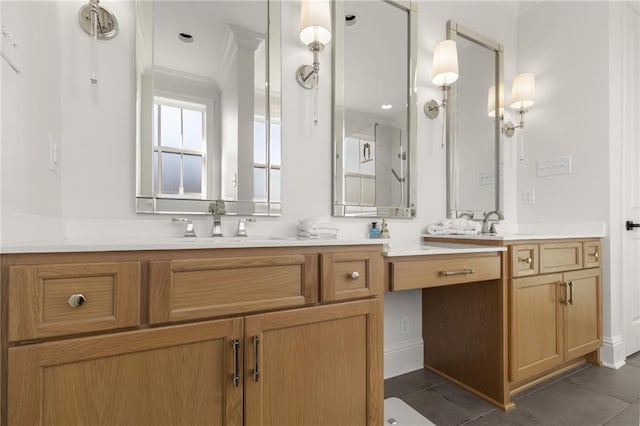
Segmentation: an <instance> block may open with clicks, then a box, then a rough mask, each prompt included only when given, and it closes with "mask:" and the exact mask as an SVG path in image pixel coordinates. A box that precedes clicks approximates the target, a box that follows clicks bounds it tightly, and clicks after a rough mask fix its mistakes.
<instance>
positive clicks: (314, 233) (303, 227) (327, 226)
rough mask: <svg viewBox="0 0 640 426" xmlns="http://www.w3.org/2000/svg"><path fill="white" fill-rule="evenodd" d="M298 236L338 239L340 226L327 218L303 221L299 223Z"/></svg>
mask: <svg viewBox="0 0 640 426" xmlns="http://www.w3.org/2000/svg"><path fill="white" fill-rule="evenodd" d="M298 236H299V237H302V238H322V239H335V238H338V226H337V225H336V224H335V223H333V222H331V220H330V219H329V218H326V217H316V218H309V219H305V220H301V221H300V222H299V223H298Z"/></svg>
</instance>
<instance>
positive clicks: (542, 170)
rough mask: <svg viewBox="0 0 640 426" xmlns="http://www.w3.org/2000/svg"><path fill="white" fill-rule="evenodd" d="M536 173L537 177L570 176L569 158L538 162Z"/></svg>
mask: <svg viewBox="0 0 640 426" xmlns="http://www.w3.org/2000/svg"><path fill="white" fill-rule="evenodd" d="M536 172H537V176H538V177H543V176H556V175H568V174H571V156H570V155H566V156H564V157H559V158H551V159H548V160H538V161H537V162H536Z"/></svg>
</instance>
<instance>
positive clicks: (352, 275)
mask: <svg viewBox="0 0 640 426" xmlns="http://www.w3.org/2000/svg"><path fill="white" fill-rule="evenodd" d="M349 278H351V279H352V280H353V281H356V280H358V278H360V274H359V273H357V272H352V273H350V274H349Z"/></svg>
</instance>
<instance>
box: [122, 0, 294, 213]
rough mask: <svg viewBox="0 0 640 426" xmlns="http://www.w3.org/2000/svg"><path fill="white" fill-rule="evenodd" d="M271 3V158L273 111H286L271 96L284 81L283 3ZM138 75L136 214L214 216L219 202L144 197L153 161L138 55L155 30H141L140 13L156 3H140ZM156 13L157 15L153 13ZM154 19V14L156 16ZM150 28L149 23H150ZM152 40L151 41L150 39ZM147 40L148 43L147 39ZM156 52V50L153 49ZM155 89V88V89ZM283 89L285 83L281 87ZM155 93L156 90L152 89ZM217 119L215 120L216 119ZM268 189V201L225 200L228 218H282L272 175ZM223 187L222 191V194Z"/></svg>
mask: <svg viewBox="0 0 640 426" xmlns="http://www.w3.org/2000/svg"><path fill="white" fill-rule="evenodd" d="M264 1H265V2H266V3H267V16H266V17H265V19H266V21H267V22H266V23H267V34H268V37H267V40H266V43H267V49H266V51H265V54H266V58H265V63H266V67H265V68H266V70H265V71H266V75H265V86H266V87H267V88H268V89H267V90H266V93H265V100H266V102H265V115H266V117H265V123H266V129H265V134H266V146H267V155H269V152H270V150H269V146H270V143H271V141H270V138H271V131H270V126H271V122H272V112H273V111H282V109H281V96H280V94H277V95H274V94H272V93H271V87H272V85H271V84H270V82H272V81H277V80H280V81H281V80H282V55H281V44H282V29H281V26H282V0H264ZM135 4H136V8H135V12H136V75H137V81H138V83H137V88H136V93H137V97H136V98H137V99H136V124H137V125H136V195H135V203H134V204H135V212H136V213H161V214H173V215H175V214H211V213H210V212H209V204H210V203H211V202H213V201H216V200H209V199H193V198H171V197H157V196H156V195H155V194H151V195H148V194H141V192H142V191H141V173H142V171H141V170H142V168H143V167H142V164H143V163H144V164H146V166H147V168H150V162H149V161H150V160H146V159H145V158H144V157H143V153H142V152H141V151H142V148H141V128H140V126H141V123H146V124H148V117H145V114H144V113H143V112H142V108H141V98H142V97H143V96H144V95H142V92H143V88H142V87H141V86H142V80H143V78H144V76H141V75H140V73H139V70H138V69H137V66H138V60H139V59H138V57H137V56H138V55H141V54H145V53H144V49H143V47H144V43H145V41H146V42H151V43H152V42H153V30H154V29H153V23H151V24H150V25H151V27H150V28H149V27H146V28H142V29H141V28H139V26H140V16H139V14H140V13H143V11H142V9H146V13H148V8H149V7H151V8H152V9H153V3H152V2H149V1H145V0H136V1H135ZM152 13H153V12H152ZM152 16H153V15H152ZM146 24H147V25H149V22H146ZM149 38H151V39H150V40H149ZM145 39H146V40H145ZM152 49H153V48H152ZM146 60H151V61H152V60H153V52H151V58H148V57H146ZM146 78H147V79H150V80H151V81H152V82H151V84H152V85H153V77H146ZM152 87H153V86H152ZM280 87H282V84H280ZM151 90H153V89H151ZM214 120H215V118H214ZM280 125H282V114H281V113H280ZM280 149H281V150H282V138H281V140H280ZM266 179H267V181H266V186H267V201H252V200H237V201H234V200H223V201H224V202H225V209H226V213H225V214H226V215H242V216H280V215H281V211H282V201H277V202H274V201H271V199H270V198H271V193H270V190H269V188H270V183H269V179H270V173H267V176H266ZM280 189H281V190H282V182H280ZM220 191H221V188H218V193H220Z"/></svg>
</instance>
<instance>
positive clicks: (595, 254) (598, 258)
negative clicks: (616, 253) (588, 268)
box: [593, 252, 600, 260]
mask: <svg viewBox="0 0 640 426" xmlns="http://www.w3.org/2000/svg"><path fill="white" fill-rule="evenodd" d="M593 257H594V258H595V259H596V260H600V253H598V252H595V253H594V254H593Z"/></svg>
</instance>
